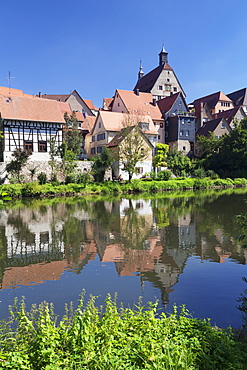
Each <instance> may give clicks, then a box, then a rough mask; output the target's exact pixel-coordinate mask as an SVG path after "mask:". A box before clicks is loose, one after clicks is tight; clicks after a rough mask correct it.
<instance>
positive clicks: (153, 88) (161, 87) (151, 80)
mask: <svg viewBox="0 0 247 370" xmlns="http://www.w3.org/2000/svg"><path fill="white" fill-rule="evenodd" d="M136 90H139V91H140V92H147V93H151V94H152V95H153V97H154V98H155V99H156V100H158V99H162V98H164V97H166V96H170V95H172V94H174V93H177V92H181V93H182V94H183V96H184V98H185V97H186V94H185V92H184V90H183V88H182V86H181V84H180V82H179V80H178V78H177V76H176V74H175V72H174V70H173V69H172V67H171V66H170V65H169V64H168V53H167V51H166V50H165V48H164V47H162V50H161V52H160V53H159V65H158V67H156V68H154V69H153V70H152V71H150V72H149V73H147V74H144V72H143V70H142V64H140V69H139V73H138V81H137V83H136V85H135V87H134V91H136Z"/></svg>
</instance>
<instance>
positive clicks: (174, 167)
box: [166, 149, 193, 176]
mask: <svg viewBox="0 0 247 370" xmlns="http://www.w3.org/2000/svg"><path fill="white" fill-rule="evenodd" d="M166 163H167V167H168V168H169V169H170V170H171V171H172V172H173V173H174V175H175V176H185V175H186V174H188V173H190V171H191V170H192V168H193V164H192V162H191V160H190V159H189V158H188V157H186V156H184V155H183V153H182V152H180V151H178V150H176V149H172V150H171V151H170V152H169V153H168V155H167V158H166Z"/></svg>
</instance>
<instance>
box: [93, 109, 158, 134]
mask: <svg viewBox="0 0 247 370" xmlns="http://www.w3.org/2000/svg"><path fill="white" fill-rule="evenodd" d="M141 120H142V122H147V123H149V130H147V131H145V133H147V134H158V131H157V129H156V127H155V126H154V123H153V121H152V119H151V117H150V116H142V117H141ZM98 121H101V122H102V124H103V126H104V128H105V130H106V131H111V132H117V131H121V130H122V129H123V127H124V125H125V123H127V124H129V123H130V126H132V124H131V121H136V122H134V123H136V124H137V123H138V116H134V115H129V114H128V113H119V112H111V111H103V110H101V111H99V113H98V116H97V119H96V121H95V124H96V122H98ZM93 131H94V127H93V129H92V133H93Z"/></svg>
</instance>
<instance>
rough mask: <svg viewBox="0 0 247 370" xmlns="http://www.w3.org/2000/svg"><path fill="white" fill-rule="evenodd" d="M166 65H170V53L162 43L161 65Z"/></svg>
mask: <svg viewBox="0 0 247 370" xmlns="http://www.w3.org/2000/svg"><path fill="white" fill-rule="evenodd" d="M165 63H168V53H167V51H166V49H165V47H164V43H162V49H161V52H160V53H159V65H160V66H161V65H163V64H165Z"/></svg>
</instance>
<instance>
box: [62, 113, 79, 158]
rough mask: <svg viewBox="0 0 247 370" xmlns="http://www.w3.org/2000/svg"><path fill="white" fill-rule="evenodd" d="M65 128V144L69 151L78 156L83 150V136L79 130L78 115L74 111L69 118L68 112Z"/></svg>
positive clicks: (65, 115) (65, 116) (65, 118)
mask: <svg viewBox="0 0 247 370" xmlns="http://www.w3.org/2000/svg"><path fill="white" fill-rule="evenodd" d="M64 120H65V126H64V142H65V143H66V145H67V149H68V150H70V151H71V152H73V153H75V155H76V156H78V155H79V154H80V153H81V148H82V135H81V132H80V130H79V129H78V120H77V118H76V113H75V112H74V111H73V112H72V114H71V115H70V116H69V115H68V113H67V112H66V113H65V114H64Z"/></svg>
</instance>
